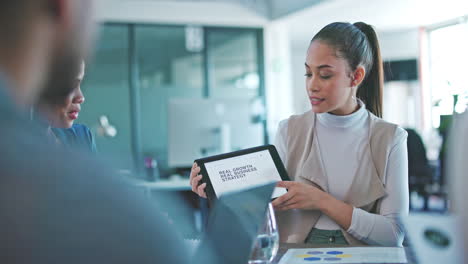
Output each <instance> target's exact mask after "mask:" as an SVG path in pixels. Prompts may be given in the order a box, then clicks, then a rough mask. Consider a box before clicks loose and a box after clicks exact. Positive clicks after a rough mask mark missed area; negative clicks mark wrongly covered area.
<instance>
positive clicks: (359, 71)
mask: <svg viewBox="0 0 468 264" xmlns="http://www.w3.org/2000/svg"><path fill="white" fill-rule="evenodd" d="M365 76H366V69H365V68H364V67H363V66H361V65H360V66H358V67H357V68H356V70H355V71H354V73H353V75H352V81H351V86H352V87H358V86H359V85H360V84H361V83H362V81H364V77H365Z"/></svg>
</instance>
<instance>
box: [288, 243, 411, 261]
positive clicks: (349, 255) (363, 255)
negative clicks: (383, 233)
mask: <svg viewBox="0 0 468 264" xmlns="http://www.w3.org/2000/svg"><path fill="white" fill-rule="evenodd" d="M304 263H308V264H310V263H407V260H406V254H405V249H404V248H399V247H348V248H292V249H289V250H288V251H287V252H286V254H284V256H283V257H282V258H281V260H280V262H279V264H304Z"/></svg>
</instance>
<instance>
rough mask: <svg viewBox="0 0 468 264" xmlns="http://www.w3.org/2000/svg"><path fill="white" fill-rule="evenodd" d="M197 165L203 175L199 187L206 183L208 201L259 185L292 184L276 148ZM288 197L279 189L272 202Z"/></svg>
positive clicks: (243, 152)
mask: <svg viewBox="0 0 468 264" xmlns="http://www.w3.org/2000/svg"><path fill="white" fill-rule="evenodd" d="M195 162H196V163H197V164H198V166H199V167H200V169H201V171H200V173H201V175H203V178H202V180H201V182H200V184H201V183H205V182H206V189H205V191H206V195H207V197H208V199H209V200H214V199H216V198H217V197H220V196H221V195H223V194H226V193H230V192H236V191H240V190H243V189H247V188H251V187H253V186H256V185H262V184H267V183H271V182H278V181H289V177H288V174H287V173H286V169H285V168H284V165H283V162H281V159H280V157H279V155H278V152H277V151H276V148H275V146H273V145H265V146H260V147H255V148H249V149H244V150H239V151H235V152H230V153H225V154H221V155H216V156H211V157H206V158H202V159H197V160H195ZM285 193H286V189H285V188H278V187H277V188H275V190H274V192H273V195H272V198H276V197H278V196H281V195H283V194H285Z"/></svg>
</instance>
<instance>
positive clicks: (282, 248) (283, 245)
mask: <svg viewBox="0 0 468 264" xmlns="http://www.w3.org/2000/svg"><path fill="white" fill-rule="evenodd" d="M332 247H349V246H342V245H339V246H333V245H328V244H326V245H310V244H287V243H281V244H280V247H279V250H278V254H276V257H275V259H274V260H273V261H272V262H271V264H278V263H279V261H280V259H281V257H283V255H284V254H286V251H288V249H290V248H332ZM405 252H406V259H407V260H408V264H414V263H416V261H415V259H414V257H413V255H412V254H411V252H410V250H409V248H407V247H405Z"/></svg>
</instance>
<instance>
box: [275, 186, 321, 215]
mask: <svg viewBox="0 0 468 264" xmlns="http://www.w3.org/2000/svg"><path fill="white" fill-rule="evenodd" d="M277 186H278V187H283V188H286V189H288V192H287V193H286V194H283V195H281V196H280V197H278V198H276V199H275V200H274V201H273V203H272V204H273V206H274V207H275V209H277V210H289V209H304V210H316V209H320V207H321V205H322V203H323V201H324V199H325V198H326V195H327V194H326V193H325V192H323V191H322V190H320V189H318V188H317V187H315V186H312V185H309V184H305V183H301V182H293V181H281V182H278V184H277Z"/></svg>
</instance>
